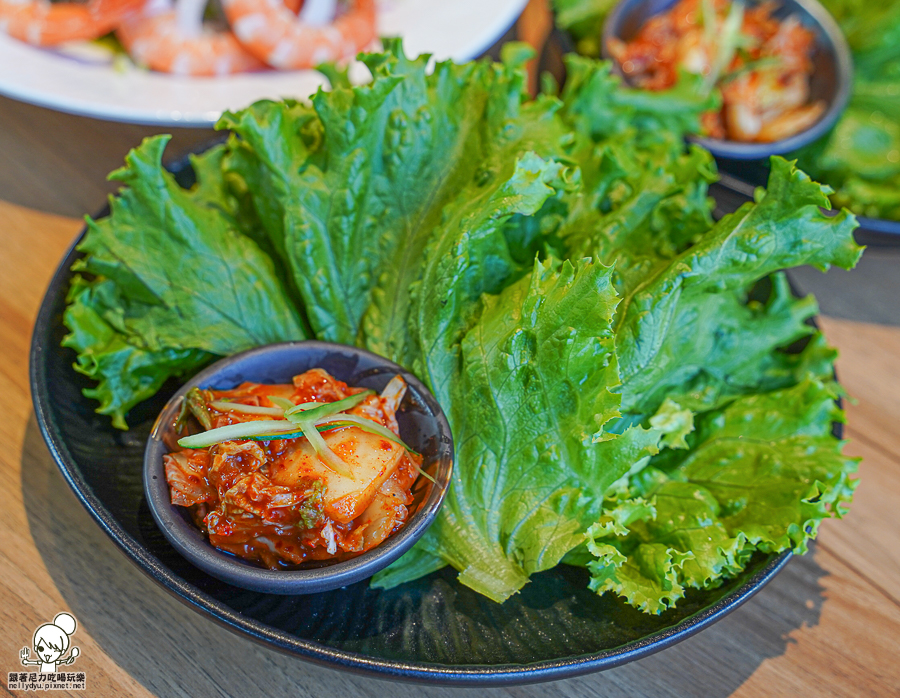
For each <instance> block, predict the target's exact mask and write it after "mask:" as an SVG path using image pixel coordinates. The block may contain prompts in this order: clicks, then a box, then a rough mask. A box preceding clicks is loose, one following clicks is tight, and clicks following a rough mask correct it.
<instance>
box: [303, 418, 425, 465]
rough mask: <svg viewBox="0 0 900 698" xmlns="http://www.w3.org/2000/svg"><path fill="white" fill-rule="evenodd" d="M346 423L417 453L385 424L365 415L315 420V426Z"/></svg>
mask: <svg viewBox="0 0 900 698" xmlns="http://www.w3.org/2000/svg"><path fill="white" fill-rule="evenodd" d="M341 423H343V424H346V425H347V426H354V427H359V428H360V429H362V430H363V431H367V432H369V433H370V434H375V435H376V436H383V437H384V438H386V439H388V440H389V441H393V442H394V443H396V444H400V445H401V446H403V448H405V449H406V450H407V451H409V452H410V453H413V454H415V455H419V454H418V453H416V452H415V451H413V450H412V449H411V448H410V447H409V446H407V445H406V444H405V443H404V442H403V440H402V439H401V438H400V437H399V436H397V435H396V434H395V433H394V432H392V431H391V430H390V429H388V428H387V427H385V426H382V425H381V424H379V423H378V422H373V421H372V420H371V419H366V418H365V417H360V416H358V415H355V414H336V415H333V416H331V417H324V418H322V419H318V420H316V426H319V425H320V424H341Z"/></svg>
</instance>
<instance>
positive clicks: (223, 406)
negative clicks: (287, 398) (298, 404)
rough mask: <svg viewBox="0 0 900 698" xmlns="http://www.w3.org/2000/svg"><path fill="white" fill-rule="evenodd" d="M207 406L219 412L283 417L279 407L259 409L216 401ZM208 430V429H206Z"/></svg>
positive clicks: (282, 410)
mask: <svg viewBox="0 0 900 698" xmlns="http://www.w3.org/2000/svg"><path fill="white" fill-rule="evenodd" d="M209 406H210V407H212V408H213V409H216V410H219V411H220V412H242V413H244V414H265V415H270V416H272V417H283V416H284V409H282V408H281V407H261V406H259V405H242V404H241V403H240V402H228V401H226V400H216V401H214V402H210V403H209ZM207 428H208V427H207Z"/></svg>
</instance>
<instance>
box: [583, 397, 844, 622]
mask: <svg viewBox="0 0 900 698" xmlns="http://www.w3.org/2000/svg"><path fill="white" fill-rule="evenodd" d="M836 395H837V392H836V386H835V385H834V384H833V383H831V382H823V381H821V380H816V379H807V380H804V381H802V382H800V383H798V384H797V385H795V386H793V387H790V388H787V389H784V390H779V391H773V392H770V393H765V394H761V395H748V396H744V397H741V398H738V399H737V400H735V401H734V402H732V403H731V404H730V405H729V406H727V407H726V408H724V409H721V410H716V411H712V412H708V413H706V414H704V415H703V416H702V417H701V418H700V419H699V424H698V428H697V431H696V432H695V433H694V434H692V435H691V436H689V437H688V440H689V442H690V450H689V451H678V452H675V451H664V452H663V453H661V454H660V455H659V456H657V457H655V458H653V459H651V461H650V464H649V465H648V466H647V468H645V469H643V470H641V471H640V472H639V473H636V474H634V475H633V476H632V477H631V478H630V481H629V486H628V488H627V489H626V490H624V491H623V492H621V493H620V495H619V496H620V498H621V501H616V502H615V503H614V504H615V507H613V512H616V511H630V510H629V509H628V507H629V506H630V507H631V509H637V510H638V515H632V516H630V518H628V520H627V521H625V522H624V525H617V526H611V525H601V523H598V524H595V525H594V526H592V527H591V528H590V529H589V530H588V536H589V539H590V542H589V545H588V549H589V552H590V553H591V554H592V556H593V559H592V560H590V561H586V560H585V557H584V556H583V555H582V556H581V557H580V559H575V558H570V559H569V562H575V563H580V564H586V565H587V567H588V568H589V569H590V571H591V573H592V582H591V588H593V589H595V590H597V591H606V590H609V591H613V592H615V593H617V594H620V595H621V596H623V597H625V598H626V599H627V600H628V601H629V602H630V603H633V604H634V605H637V606H639V607H640V608H642V609H643V610H645V611H647V612H650V613H659V612H661V611H663V610H665V609H666V608H669V607H671V606H672V605H674V603H675V602H676V601H677V599H678V598H680V597H681V596H683V594H684V589H685V588H687V587H695V588H703V587H708V586H710V585H713V584H715V583H717V582H718V581H719V580H720V579H721V578H722V577H723V576H725V575H732V574H735V573H737V572H739V571H740V570H741V569H742V568H743V566H744V565H745V564H746V562H747V560H749V558H750V556H751V554H752V553H753V551H755V550H760V551H762V552H765V553H777V552H782V551H784V550H792V551H794V552H797V553H804V552H806V549H807V542H808V540H809V539H810V538H813V537H815V534H816V530H817V529H818V526H819V523H820V522H821V520H822V519H824V518H827V517H829V516H836V517H840V516H842V515H843V514H844V513H845V510H846V503H847V502H849V501H850V498H851V497H852V494H853V490H854V488H855V486H856V481H855V480H850V479H849V476H850V475H851V474H853V473H854V472H856V469H857V463H858V459H853V458H847V457H845V456H843V455H842V454H841V447H842V444H841V442H840V441H838V440H837V439H835V438H834V437H833V436H832V435H831V424H832V422H835V421H843V413H842V411H841V410H840V409H839V408H838V407H837V405H836V404H835V397H836ZM636 503H637V504H641V505H642V506H640V507H636ZM608 506H609V505H608ZM619 518H621V515H620V516H619Z"/></svg>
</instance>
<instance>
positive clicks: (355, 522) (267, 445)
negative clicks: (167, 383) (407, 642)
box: [164, 369, 427, 569]
mask: <svg viewBox="0 0 900 698" xmlns="http://www.w3.org/2000/svg"><path fill="white" fill-rule="evenodd" d="M405 392H406V383H405V382H404V381H403V378H402V377H400V376H396V377H395V378H393V379H392V380H391V381H390V382H389V383H388V384H387V386H386V387H385V388H384V390H383V391H382V392H381V393H380V394H377V393H375V392H373V391H371V390H364V389H362V388H357V387H350V386H348V385H347V384H346V383H344V382H342V381H340V380H337V379H336V378H334V377H333V376H331V375H330V374H328V373H327V372H325V371H324V370H322V369H312V370H310V371H307V372H306V373H303V374H301V375H298V376H295V377H294V379H293V382H292V383H291V384H278V385H266V384H260V383H243V384H242V385H240V386H238V387H237V388H234V389H233V390H200V389H197V388H195V389H193V390H192V391H190V392H189V393H188V395H187V396H186V397H185V401H184V406H183V409H182V414H181V416H180V417H179V423H178V425H177V427H178V429H181V430H183V429H184V426H185V425H186V424H187V423H188V422H190V423H192V424H194V425H195V426H196V427H197V428H198V431H197V433H194V434H192V435H190V436H187V437H184V438H181V439H180V440H179V442H178V443H179V445H180V446H182V448H181V450H178V451H176V452H173V453H170V454H167V455H166V456H164V459H165V473H166V480H167V482H168V484H169V489H170V493H171V498H172V503H173V504H176V505H178V506H182V507H187V508H188V509H189V510H190V513H191V516H192V518H193V520H194V522H195V523H196V525H197V526H198V527H200V529H201V530H203V531H204V532H205V533H206V534H207V535H208V536H209V541H210V543H211V544H212V545H214V546H215V547H216V548H218V549H220V550H224V551H227V552H230V553H233V554H234V555H237V556H239V557H241V558H244V559H246V560H250V561H254V562H257V563H259V564H262V565H264V566H266V567H268V568H271V569H279V568H286V567H290V566H294V565H297V564H300V563H303V562H306V561H310V560H342V559H347V558H349V557H352V556H354V555H357V554H359V553H362V552H364V551H366V550H369V549H371V548H373V547H375V546H377V545H378V544H379V543H381V542H382V541H384V540H385V539H386V538H387V537H388V536H390V535H391V534H392V533H393V532H395V531H397V530H398V529H399V528H400V527H402V526H403V524H404V523H405V522H406V519H407V517H408V515H409V507H410V505H411V504H412V502H413V496H412V494H411V491H410V490H411V487H412V485H413V483H414V482H415V480H416V478H417V477H418V475H419V474H420V473H421V465H422V457H421V456H420V455H419V454H417V453H416V452H414V451H412V450H411V449H410V448H409V447H408V446H406V444H404V443H403V441H402V440H401V439H400V430H399V426H398V423H397V410H398V409H399V406H400V402H401V400H402V399H403V396H404V394H405ZM426 477H427V476H426Z"/></svg>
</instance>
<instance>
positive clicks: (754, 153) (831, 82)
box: [601, 0, 853, 160]
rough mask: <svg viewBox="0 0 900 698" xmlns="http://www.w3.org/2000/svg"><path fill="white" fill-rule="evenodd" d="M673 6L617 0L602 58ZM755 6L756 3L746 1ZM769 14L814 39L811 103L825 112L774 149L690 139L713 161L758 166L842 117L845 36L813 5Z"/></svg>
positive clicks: (847, 87) (848, 68)
mask: <svg viewBox="0 0 900 698" xmlns="http://www.w3.org/2000/svg"><path fill="white" fill-rule="evenodd" d="M676 1H677V0H621V2H619V4H618V5H616V6H615V7H614V8H613V10H612V12H610V14H609V16H608V17H607V18H606V22H605V23H604V25H603V38H602V42H601V45H602V50H603V57H604V58H611V56H610V55H609V52H608V51H607V42H608V41H609V39H610V38H613V37H615V38H618V39H621V40H623V41H629V40H631V39H633V38H634V37H635V36H636V35H637V33H638V31H639V30H640V28H641V27H642V26H643V25H644V23H645V22H646V21H647V20H648V19H650V17H653V16H654V15H657V14H659V13H661V12H665V11H666V10H668V9H669V8H670V7H672V6H673V5H674V4H675V3H676ZM748 4H751V5H755V4H759V3H758V2H754V1H752V0H751V1H750V2H748ZM777 4H778V7H777V9H776V10H775V12H774V13H773V14H774V16H775V17H777V18H779V19H786V18H787V17H789V16H791V15H796V16H797V17H798V19H799V20H800V22H801V23H802V24H803V25H804V26H805V27H807V28H809V29H811V30H812V31H813V32H814V34H815V48H814V50H813V55H812V61H813V66H814V71H813V74H812V76H811V77H810V85H809V87H810V102H817V101H820V100H821V101H824V102H825V103H826V104H827V105H828V107H827V108H826V110H825V113H824V114H823V115H822V116H821V117H820V118H819V120H818V121H817V122H816V123H815V124H813V125H812V126H810V127H809V128H808V129H806V130H805V131H801V132H800V133H797V134H795V135H793V136H791V137H790V138H785V139H782V140H780V141H775V142H774V143H743V142H740V141H732V140H723V139H718V138H701V137H692V138H691V140H692V141H693V142H695V143H699V144H700V145H702V146H703V147H704V148H706V149H707V150H709V151H710V152H711V153H712V154H713V155H715V156H716V157H723V158H731V159H734V160H761V159H765V158H768V157H769V156H770V155H781V154H782V153H788V152H791V151H794V150H797V149H798V148H801V147H803V146H805V145H808V144H810V143H812V142H813V141H815V140H818V139H819V138H821V137H822V136H824V135H825V134H826V133H827V132H828V131H829V130H830V129H831V127H832V126H834V124H835V123H836V122H837V120H838V117H840V115H841V114H842V113H843V111H844V108H845V107H846V106H847V102H848V101H849V100H850V92H851V89H852V86H853V59H852V58H851V56H850V49H849V47H848V46H847V41H846V39H844V35H843V34H842V33H841V30H840V29H839V28H838V25H837V23H836V22H835V21H834V19H833V18H832V17H831V15H830V14H828V11H827V10H826V9H825V8H824V7H822V6H821V5H820V4H819V3H818V2H816V0H778V3H777Z"/></svg>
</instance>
